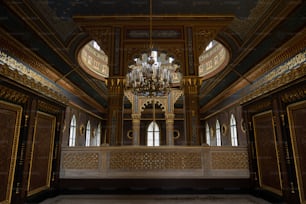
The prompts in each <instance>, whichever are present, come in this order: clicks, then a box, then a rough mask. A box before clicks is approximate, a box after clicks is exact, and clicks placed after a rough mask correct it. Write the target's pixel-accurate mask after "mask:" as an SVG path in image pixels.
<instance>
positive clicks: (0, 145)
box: [0, 101, 22, 203]
mask: <svg viewBox="0 0 306 204" xmlns="http://www.w3.org/2000/svg"><path fill="white" fill-rule="evenodd" d="M21 114H22V107H21V106H17V105H13V104H10V103H6V102H4V101H0V130H1V131H0V155H1V156H0V203H10V201H11V196H12V190H13V180H14V172H15V165H16V156H17V147H18V140H19V132H20V122H21Z"/></svg>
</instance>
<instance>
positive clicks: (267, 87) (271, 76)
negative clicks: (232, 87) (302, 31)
mask: <svg viewBox="0 0 306 204" xmlns="http://www.w3.org/2000/svg"><path fill="white" fill-rule="evenodd" d="M305 54H306V50H304V51H303V52H301V53H299V54H297V55H296V56H294V57H292V58H291V59H290V60H288V61H287V62H286V63H285V64H282V65H280V66H277V67H276V68H274V69H273V70H271V71H270V72H269V73H267V74H266V75H265V76H264V77H262V78H261V79H259V80H257V81H256V83H254V84H252V86H251V90H250V91H249V94H247V95H245V96H244V97H243V98H242V99H241V101H240V104H243V103H246V102H248V101H250V100H252V99H254V98H257V97H259V96H261V95H263V94H266V93H268V92H270V91H273V90H275V89H277V88H280V87H281V86H284V85H286V84H289V83H290V82H293V81H295V80H297V79H299V78H302V77H304V76H305V75H306V64H305V60H306V59H305ZM295 67H296V68H295Z"/></svg>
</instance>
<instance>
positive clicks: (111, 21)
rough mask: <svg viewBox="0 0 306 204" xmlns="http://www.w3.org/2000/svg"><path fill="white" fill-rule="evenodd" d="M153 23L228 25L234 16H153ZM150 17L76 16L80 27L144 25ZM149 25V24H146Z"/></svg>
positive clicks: (74, 18) (75, 18) (75, 19)
mask: <svg viewBox="0 0 306 204" xmlns="http://www.w3.org/2000/svg"><path fill="white" fill-rule="evenodd" d="M151 17H152V22H153V24H154V23H158V25H169V24H170V25H191V24H192V25H214V26H220V25H227V24H228V22H230V21H232V20H233V19H234V15H230V14H229V15H152V16H151ZM149 18H150V15H127V16H74V17H73V20H74V21H75V22H77V23H78V24H79V25H80V26H89V25H96V26H97V27H99V26H102V25H110V26H114V25H116V26H117V25H130V26H131V25H143V24H144V21H146V20H149ZM146 24H147V23H146Z"/></svg>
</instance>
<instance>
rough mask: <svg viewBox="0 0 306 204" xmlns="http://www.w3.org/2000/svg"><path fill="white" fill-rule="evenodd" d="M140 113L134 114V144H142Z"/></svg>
mask: <svg viewBox="0 0 306 204" xmlns="http://www.w3.org/2000/svg"><path fill="white" fill-rule="evenodd" d="M140 116H141V115H140V114H132V119H133V145H139V144H140V135H139V134H140Z"/></svg>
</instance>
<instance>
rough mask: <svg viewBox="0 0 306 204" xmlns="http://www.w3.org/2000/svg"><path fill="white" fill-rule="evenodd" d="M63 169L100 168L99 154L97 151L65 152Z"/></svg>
mask: <svg viewBox="0 0 306 204" xmlns="http://www.w3.org/2000/svg"><path fill="white" fill-rule="evenodd" d="M62 160H63V161H62V168H63V169H98V167H99V154H98V153H96V152H65V153H64V154H63V157H62Z"/></svg>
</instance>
